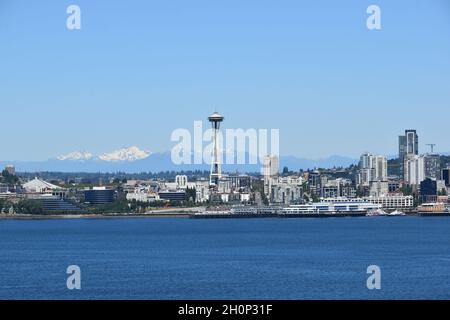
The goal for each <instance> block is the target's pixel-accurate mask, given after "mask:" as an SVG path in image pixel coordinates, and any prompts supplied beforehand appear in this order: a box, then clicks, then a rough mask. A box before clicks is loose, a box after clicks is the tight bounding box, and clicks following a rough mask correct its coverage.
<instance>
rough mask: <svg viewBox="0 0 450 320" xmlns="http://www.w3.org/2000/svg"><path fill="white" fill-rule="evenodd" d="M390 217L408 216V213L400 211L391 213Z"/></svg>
mask: <svg viewBox="0 0 450 320" xmlns="http://www.w3.org/2000/svg"><path fill="white" fill-rule="evenodd" d="M389 216H390V217H401V216H406V213H404V212H402V211H399V210H395V211H393V212H391V213H389Z"/></svg>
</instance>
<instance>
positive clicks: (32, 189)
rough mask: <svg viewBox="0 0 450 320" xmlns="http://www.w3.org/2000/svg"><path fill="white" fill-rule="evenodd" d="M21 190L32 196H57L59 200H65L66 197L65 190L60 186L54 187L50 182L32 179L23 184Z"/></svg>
mask: <svg viewBox="0 0 450 320" xmlns="http://www.w3.org/2000/svg"><path fill="white" fill-rule="evenodd" d="M23 189H24V190H25V193H29V194H34V193H40V194H50V195H53V196H57V197H59V198H65V197H66V196H67V193H68V192H67V190H66V189H64V188H61V187H60V186H57V185H54V184H52V183H50V182H47V181H44V180H42V179H39V178H37V177H36V178H34V179H33V180H30V181H28V182H27V183H24V184H23Z"/></svg>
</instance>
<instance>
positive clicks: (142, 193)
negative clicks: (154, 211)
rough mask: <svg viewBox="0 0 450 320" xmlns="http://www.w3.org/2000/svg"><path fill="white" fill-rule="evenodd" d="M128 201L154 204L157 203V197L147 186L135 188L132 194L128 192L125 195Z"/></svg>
mask: <svg viewBox="0 0 450 320" xmlns="http://www.w3.org/2000/svg"><path fill="white" fill-rule="evenodd" d="M126 199H127V200H128V201H133V200H135V201H139V202H155V201H159V200H160V198H159V195H158V194H157V193H155V192H152V190H151V189H150V188H149V187H147V186H141V187H136V188H135V189H134V191H133V192H128V193H127V195H126Z"/></svg>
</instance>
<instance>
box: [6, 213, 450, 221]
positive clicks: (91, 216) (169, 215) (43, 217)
mask: <svg viewBox="0 0 450 320" xmlns="http://www.w3.org/2000/svg"><path fill="white" fill-rule="evenodd" d="M449 216H450V214H418V213H414V214H407V215H406V216H400V217H402V218H404V217H449ZM346 217H350V218H371V219H373V218H381V217H385V218H393V217H392V216H379V217H373V216H371V217H369V216H361V215H358V216H346ZM127 218H128V219H132V218H149V219H155V218H156V219H157V218H183V219H189V218H198V219H218V220H221V219H223V218H228V219H233V218H235V219H242V218H247V217H243V216H239V215H237V216H235V217H234V216H231V215H228V216H226V217H223V216H207V217H203V216H199V217H193V216H192V213H186V212H183V211H179V212H167V213H162V212H159V213H155V212H152V213H140V214H124V213H118V214H72V215H71V214H48V215H39V214H13V215H11V214H0V221H1V220H73V219H127ZM249 218H250V217H249ZM251 218H252V219H264V218H277V219H278V218H281V219H289V218H290V219H295V218H298V219H311V218H313V219H319V218H323V217H322V216H314V215H308V216H302V217H295V216H292V217H285V216H282V217H281V216H270V217H269V216H264V215H261V216H252V217H251ZM326 218H342V217H341V216H333V215H330V216H327V217H326Z"/></svg>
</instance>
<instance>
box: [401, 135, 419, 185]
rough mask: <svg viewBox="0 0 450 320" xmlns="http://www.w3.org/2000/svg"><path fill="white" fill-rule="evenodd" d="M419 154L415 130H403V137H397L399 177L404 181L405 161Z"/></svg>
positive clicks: (417, 137)
mask: <svg viewBox="0 0 450 320" xmlns="http://www.w3.org/2000/svg"><path fill="white" fill-rule="evenodd" d="M418 154H419V136H418V135H417V130H412V129H408V130H405V135H404V136H399V137H398V158H399V160H400V176H401V177H402V178H403V179H405V161H407V159H408V158H410V157H412V156H417V155H418Z"/></svg>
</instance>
